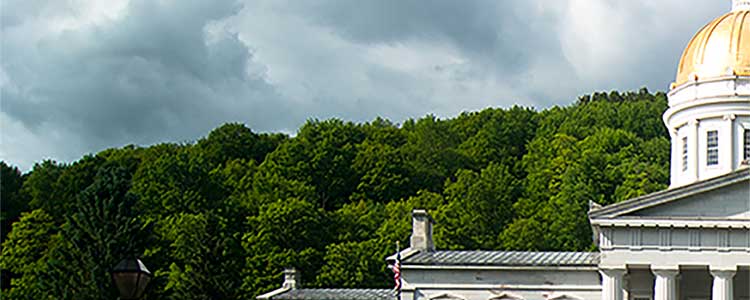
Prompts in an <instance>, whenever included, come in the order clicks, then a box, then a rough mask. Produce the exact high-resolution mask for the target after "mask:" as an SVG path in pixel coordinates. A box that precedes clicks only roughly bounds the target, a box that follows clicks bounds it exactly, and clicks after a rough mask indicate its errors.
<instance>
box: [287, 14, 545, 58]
mask: <svg viewBox="0 0 750 300" xmlns="http://www.w3.org/2000/svg"><path fill="white" fill-rule="evenodd" d="M308 4H309V3H308ZM534 5H535V4H534V3H533V2H531V1H448V0H438V1H429V2H425V1H419V0H386V1H367V2H365V1H346V0H336V1H325V2H313V4H309V6H304V7H298V8H302V9H305V10H304V12H302V13H303V14H304V15H307V16H309V17H310V18H312V19H314V20H315V21H316V22H319V23H320V24H324V25H327V26H330V27H332V28H334V30H335V31H336V32H337V33H338V34H340V35H341V36H342V37H344V38H347V39H350V40H352V41H355V42H360V43H369V44H379V43H386V44H397V43H403V42H408V41H413V40H417V41H423V42H430V43H435V44H445V43H448V44H450V45H452V46H453V47H456V48H458V49H460V50H461V52H462V53H463V54H465V55H467V56H468V57H471V58H472V59H473V60H474V62H476V63H477V64H478V65H489V66H492V67H494V68H499V69H501V70H503V71H505V72H509V73H510V72H517V71H518V70H521V69H523V68H525V67H527V66H528V63H529V61H530V60H532V59H534V57H533V56H534V55H536V54H537V53H534V52H533V51H529V50H533V49H540V48H541V49H544V51H545V53H547V54H553V55H554V54H555V53H559V52H560V51H559V49H560V45H559V43H558V41H557V36H556V32H555V31H554V30H550V29H553V26H554V24H556V22H557V20H555V16H554V15H546V16H541V17H540V16H535V17H534V19H533V20H532V19H531V17H532V14H533V13H531V12H532V11H533V8H532V7H533V6H534Z"/></svg>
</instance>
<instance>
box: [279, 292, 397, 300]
mask: <svg viewBox="0 0 750 300" xmlns="http://www.w3.org/2000/svg"><path fill="white" fill-rule="evenodd" d="M271 299H278V300H395V299H396V296H395V293H394V292H393V290H391V289H291V290H289V291H287V292H284V293H281V294H278V295H275V296H272V297H271Z"/></svg>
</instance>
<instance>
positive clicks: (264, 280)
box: [242, 198, 332, 297]
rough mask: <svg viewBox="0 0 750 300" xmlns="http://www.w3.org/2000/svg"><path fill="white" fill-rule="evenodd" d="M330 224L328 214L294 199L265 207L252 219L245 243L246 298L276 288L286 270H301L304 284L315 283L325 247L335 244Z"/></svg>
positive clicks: (244, 287)
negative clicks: (292, 268) (286, 268)
mask: <svg viewBox="0 0 750 300" xmlns="http://www.w3.org/2000/svg"><path fill="white" fill-rule="evenodd" d="M327 223H329V219H328V216H327V214H326V212H325V211H323V210H322V209H320V208H316V207H314V205H313V204H311V203H309V202H305V201H301V200H299V199H295V198H289V199H284V200H279V201H276V202H274V203H271V204H268V205H265V206H263V207H262V208H261V211H260V213H259V214H258V215H257V216H252V217H249V218H248V227H249V228H250V230H249V231H248V232H247V233H245V235H244V237H243V243H242V246H243V248H244V249H245V251H246V255H245V257H246V265H245V274H244V276H243V277H244V282H243V288H242V289H243V290H244V291H245V293H246V294H247V295H245V297H249V296H252V297H255V296H257V295H258V294H259V291H264V290H269V289H272V288H273V287H274V286H277V285H278V283H279V279H280V277H279V276H280V275H281V270H283V268H285V267H290V266H291V267H296V268H298V269H300V270H302V276H303V277H302V280H303V281H304V282H311V283H312V282H315V277H316V275H317V274H316V270H319V269H320V268H321V266H322V261H323V259H322V258H323V252H324V249H325V246H326V245H327V244H328V243H329V242H330V241H331V240H332V239H331V234H330V232H329V228H328V227H327V226H325V224H327Z"/></svg>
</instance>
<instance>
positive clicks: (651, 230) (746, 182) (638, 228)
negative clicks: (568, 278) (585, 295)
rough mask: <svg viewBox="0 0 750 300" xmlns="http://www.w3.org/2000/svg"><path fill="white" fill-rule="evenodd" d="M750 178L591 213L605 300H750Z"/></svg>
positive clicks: (730, 178)
mask: <svg viewBox="0 0 750 300" xmlns="http://www.w3.org/2000/svg"><path fill="white" fill-rule="evenodd" d="M748 187H750V172H749V170H748V169H747V168H744V169H739V170H737V171H734V172H731V173H729V174H725V175H722V176H719V177H716V178H713V179H710V180H706V181H703V182H699V183H695V184H691V185H688V186H685V187H680V188H673V189H669V190H666V191H662V192H659V193H654V194H650V195H646V196H644V197H640V198H636V199H632V200H629V201H625V202H621V203H618V204H614V205H610V206H607V207H596V206H594V207H592V209H591V212H590V213H589V216H590V219H591V224H592V226H593V228H594V232H595V233H596V240H597V242H598V244H599V248H600V251H601V257H600V262H599V269H600V274H601V276H602V300H746V299H750V275H749V274H748V272H749V271H750V220H748V218H747V212H748V211H750V188H748Z"/></svg>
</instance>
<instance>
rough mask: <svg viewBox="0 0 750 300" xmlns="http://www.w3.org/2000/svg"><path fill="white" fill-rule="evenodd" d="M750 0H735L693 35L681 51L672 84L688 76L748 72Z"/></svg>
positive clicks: (749, 69) (748, 73) (682, 80)
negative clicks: (724, 12) (717, 16)
mask: <svg viewBox="0 0 750 300" xmlns="http://www.w3.org/2000/svg"><path fill="white" fill-rule="evenodd" d="M749 15H750V0H735V1H734V5H733V9H732V11H731V12H729V13H727V14H725V15H723V16H721V17H719V18H716V19H715V20H713V21H711V23H708V25H706V26H704V27H703V29H701V30H700V31H698V33H697V34H696V35H695V36H694V37H693V39H692V40H691V41H690V43H688V45H687V47H686V48H685V51H684V52H683V53H682V58H681V59H680V64H679V65H678V67H677V79H675V82H674V84H673V87H675V86H679V85H682V84H684V83H686V82H688V81H691V80H701V79H706V78H712V77H720V76H733V75H741V76H745V75H750V16H749Z"/></svg>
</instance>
